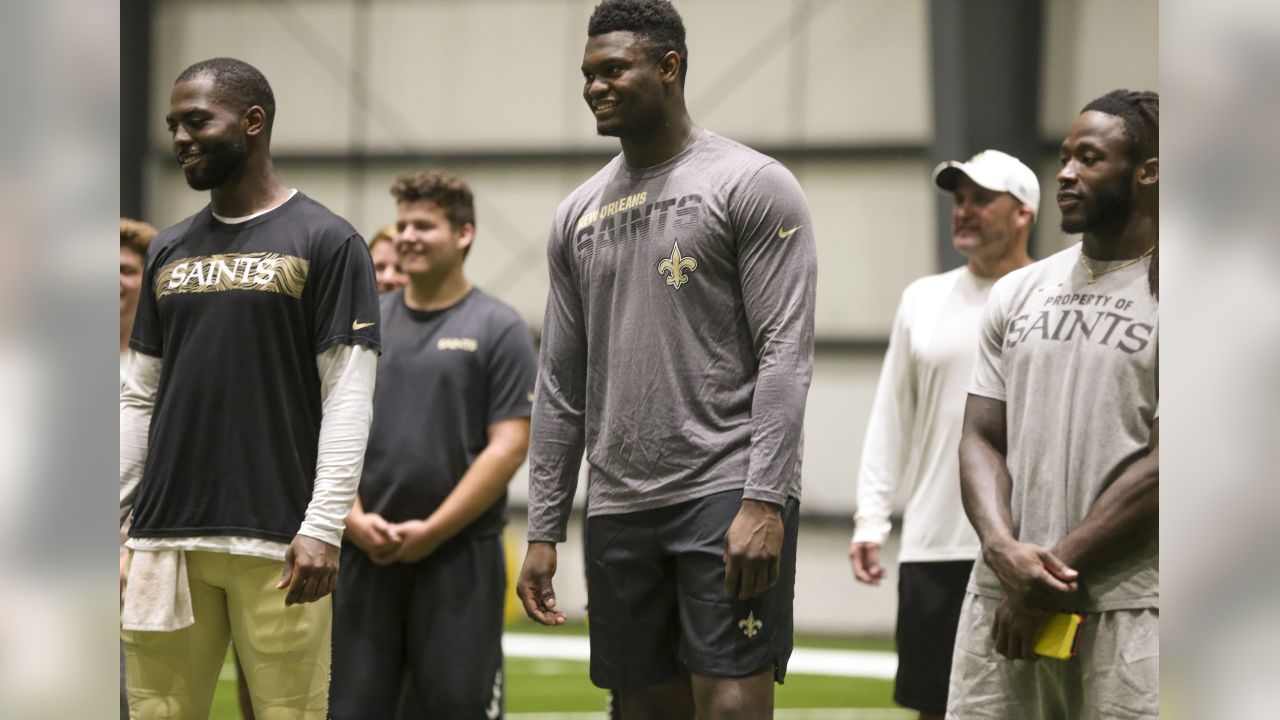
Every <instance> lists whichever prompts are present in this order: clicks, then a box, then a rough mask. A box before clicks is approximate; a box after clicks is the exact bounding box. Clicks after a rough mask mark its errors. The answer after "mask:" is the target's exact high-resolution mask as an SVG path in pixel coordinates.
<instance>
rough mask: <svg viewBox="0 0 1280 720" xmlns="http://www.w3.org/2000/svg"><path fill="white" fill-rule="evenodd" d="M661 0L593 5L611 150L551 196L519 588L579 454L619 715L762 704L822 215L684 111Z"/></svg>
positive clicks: (542, 581)
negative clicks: (555, 204) (573, 184)
mask: <svg viewBox="0 0 1280 720" xmlns="http://www.w3.org/2000/svg"><path fill="white" fill-rule="evenodd" d="M687 58H688V53H687V50H686V48H685V43H684V26H683V22H682V21H681V19H680V16H679V15H678V14H677V13H676V11H675V9H674V8H673V7H671V5H670V4H669V3H667V2H659V1H654V0H606V2H604V3H602V4H601V5H599V6H598V7H597V8H596V10H595V12H594V13H593V15H592V17H591V20H590V22H589V26H588V39H587V44H586V51H585V54H584V57H583V63H582V72H583V77H584V87H583V95H584V98H585V100H586V102H587V104H588V106H589V107H590V108H591V110H592V112H593V114H594V116H595V119H596V127H597V131H598V132H599V133H600V134H602V135H608V136H614V137H618V138H619V139H620V141H621V145H622V153H621V154H619V155H618V156H617V157H615V158H614V159H613V160H612V161H610V162H609V163H608V164H607V165H606V166H605V167H604V168H603V169H602V170H600V171H599V172H598V173H596V175H595V176H594V177H592V178H591V179H590V180H588V181H587V182H585V183H584V184H583V185H582V186H581V187H579V188H578V189H577V190H575V191H574V192H573V193H572V194H571V195H570V196H569V197H568V198H567V199H565V201H564V202H563V203H561V205H560V208H559V210H558V211H557V213H556V217H555V221H554V224H553V226H552V230H551V237H550V240H549V244H548V264H549V272H550V285H551V286H550V290H549V295H548V299H547V310H546V318H545V322H544V327H543V334H542V347H541V358H540V373H539V379H538V390H537V397H536V399H535V402H534V410H533V439H532V447H531V452H530V466H529V549H528V554H527V555H526V557H525V562H524V567H523V569H522V570H521V574H520V579H519V580H518V583H517V590H518V592H519V595H520V597H521V600H522V602H523V603H524V606H525V610H526V611H527V612H528V613H529V615H530V617H532V618H533V619H534V620H536V621H538V622H541V623H543V624H547V625H557V624H561V623H563V622H564V621H565V615H564V613H563V612H562V611H561V609H559V608H558V607H557V606H556V601H555V592H554V590H553V588H552V577H553V575H554V574H555V568H556V543H559V542H562V541H564V539H565V529H566V525H567V523H568V520H569V513H570V508H571V505H572V500H573V495H574V492H575V490H576V485H577V478H578V470H579V467H580V464H581V461H582V457H583V453H584V450H585V453H586V459H587V462H588V464H589V467H590V470H589V476H588V477H589V481H588V491H587V493H588V499H587V505H588V518H587V526H586V555H587V558H586V572H587V593H588V597H589V601H590V607H591V622H590V632H591V679H592V681H593V682H594V683H595V684H596V685H598V686H600V687H604V688H609V689H612V690H614V691H617V692H618V695H619V697H620V698H621V704H622V715H623V717H627V718H646V717H653V718H657V717H662V718H673V717H687V718H692V717H694V713H695V712H696V713H697V716H698V717H702V718H719V717H727V716H732V717H770V716H771V715H772V709H773V682H774V681H775V680H777V681H781V680H782V679H783V676H784V674H785V672H786V664H787V660H788V658H789V656H790V653H791V644H792V638H791V635H792V614H791V613H792V596H793V587H794V575H795V544H796V532H797V528H798V515H797V513H798V508H799V495H800V456H801V441H802V440H801V434H802V433H801V429H802V425H803V417H804V405H805V398H806V395H807V393H808V387H809V380H810V376H811V374H812V364H813V307H814V283H815V274H816V267H815V266H816V261H815V252H814V239H813V228H812V225H811V221H810V218H809V210H808V206H807V203H806V201H805V198H804V195H803V193H802V192H801V190H800V187H799V185H798V184H797V183H796V180H795V178H794V177H793V176H792V175H791V173H790V172H788V171H787V170H786V168H784V167H782V166H781V165H780V164H779V163H778V162H776V161H775V160H773V159H772V158H769V157H766V156H764V155H762V154H760V153H757V152H755V151H753V150H751V149H749V148H747V147H745V146H743V145H740V144H738V143H736V142H733V141H730V140H727V139H725V138H722V137H720V136H718V135H716V134H714V133H712V132H709V131H707V130H704V129H702V128H699V127H697V126H696V125H694V124H693V122H692V120H691V119H690V118H689V115H688V112H687V110H686V108H685V102H684V94H683V84H684V76H685V70H686V62H687Z"/></svg>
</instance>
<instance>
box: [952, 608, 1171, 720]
mask: <svg viewBox="0 0 1280 720" xmlns="http://www.w3.org/2000/svg"><path fill="white" fill-rule="evenodd" d="M998 606H999V601H998V600H994V599H992V598H987V597H982V596H979V595H975V594H973V593H967V594H966V596H965V600H964V607H963V608H961V610H960V630H959V632H958V634H957V635H956V649H955V654H954V656H953V657H952V660H951V684H950V689H949V691H948V701H947V719H948V720H952V719H953V718H954V720H985V719H987V718H990V720H1007V719H1008V718H1018V719H1019V720H1060V719H1061V720H1066V719H1067V718H1070V719H1071V720H1103V719H1104V718H1105V719H1106V720H1131V719H1136V718H1144V719H1145V718H1152V719H1153V720H1154V719H1155V718H1158V717H1159V716H1160V611H1159V610H1158V609H1155V608H1150V609H1143V610H1113V611H1110V612H1101V613H1086V614H1085V622H1084V625H1083V626H1082V627H1081V629H1080V633H1081V634H1080V638H1079V645H1078V647H1079V655H1078V657H1075V658H1072V659H1070V660H1053V659H1051V658H1040V659H1039V660H1037V661H1036V662H1034V663H1032V662H1027V661H1024V660H1009V659H1007V658H1005V657H1004V656H1002V655H1000V654H999V653H997V652H996V651H995V647H994V643H993V642H992V639H991V627H992V624H993V622H994V620H995V612H996V608H997V607H998Z"/></svg>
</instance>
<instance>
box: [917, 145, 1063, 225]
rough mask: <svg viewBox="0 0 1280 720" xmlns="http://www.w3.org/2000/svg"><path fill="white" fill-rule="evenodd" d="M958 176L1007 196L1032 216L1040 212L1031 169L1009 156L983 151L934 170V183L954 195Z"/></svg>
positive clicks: (1037, 190)
mask: <svg viewBox="0 0 1280 720" xmlns="http://www.w3.org/2000/svg"><path fill="white" fill-rule="evenodd" d="M960 173H964V174H965V175H967V176H968V177H969V179H970V180H972V181H974V182H975V183H977V184H978V185H981V186H982V187H984V188H986V189H988V190H994V191H996V192H1007V193H1009V194H1010V195H1012V196H1014V197H1015V198H1017V199H1019V200H1021V201H1022V202H1023V203H1024V204H1026V205H1027V207H1030V208H1031V214H1032V215H1033V216H1034V215H1037V214H1038V213H1039V212H1040V181H1039V180H1037V179H1036V174H1035V173H1033V172H1031V168H1029V167H1027V166H1026V165H1023V164H1022V161H1021V160H1019V159H1018V158H1016V157H1014V156H1012V155H1009V154H1008V153H1002V152H1000V151H999V150H983V151H982V152H980V153H978V154H977V155H974V156H973V157H971V158H969V160H968V162H956V161H954V160H953V161H951V162H944V163H942V164H941V165H939V166H938V167H936V168H934V169H933V182H934V184H935V185H937V186H938V187H940V188H942V189H943V190H947V191H955V189H956V177H957V176H958V175H959V174H960Z"/></svg>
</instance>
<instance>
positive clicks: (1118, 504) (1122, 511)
mask: <svg viewBox="0 0 1280 720" xmlns="http://www.w3.org/2000/svg"><path fill="white" fill-rule="evenodd" d="M1159 521H1160V458H1159V454H1158V452H1153V453H1151V454H1148V455H1147V456H1146V457H1144V458H1142V459H1141V460H1139V461H1137V462H1135V463H1134V464H1133V465H1131V466H1130V467H1129V469H1128V470H1126V471H1125V472H1124V473H1123V474H1121V475H1120V477H1118V478H1116V481H1115V482H1114V483H1112V484H1111V486H1110V487H1108V488H1107V489H1106V490H1105V491H1104V492H1103V493H1102V494H1101V495H1099V496H1098V499H1097V501H1095V502H1094V504H1093V507H1092V508H1090V510H1089V514H1088V515H1086V516H1085V518H1084V521H1083V522H1081V523H1080V525H1079V526H1078V527H1076V529H1075V530H1072V531H1071V532H1070V533H1068V534H1067V536H1066V537H1064V538H1062V540H1060V541H1059V542H1058V545H1057V547H1056V548H1055V549H1054V551H1055V553H1056V554H1057V555H1058V557H1060V558H1062V560H1063V561H1064V562H1066V563H1067V564H1069V565H1071V566H1072V567H1074V568H1075V569H1076V570H1079V571H1080V572H1082V573H1086V572H1088V571H1089V570H1091V569H1094V568H1096V567H1097V566H1099V565H1102V564H1104V563H1106V562H1108V561H1111V560H1114V559H1115V558H1117V557H1123V556H1125V555H1127V554H1129V553H1130V552H1133V551H1136V550H1137V549H1138V548H1139V547H1141V546H1142V545H1143V544H1145V543H1147V542H1150V540H1151V538H1152V537H1153V536H1154V535H1155V533H1156V532H1157V529H1158V527H1159Z"/></svg>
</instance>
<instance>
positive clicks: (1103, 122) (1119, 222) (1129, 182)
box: [1058, 110, 1135, 233]
mask: <svg viewBox="0 0 1280 720" xmlns="http://www.w3.org/2000/svg"><path fill="white" fill-rule="evenodd" d="M1058 159H1059V162H1060V163H1061V165H1062V169H1061V170H1060V171H1059V172H1058V208H1059V209H1060V210H1061V211H1062V231H1063V232H1068V233H1079V232H1085V233H1097V232H1099V231H1106V230H1111V229H1115V228H1119V227H1122V226H1123V225H1124V223H1125V221H1126V220H1127V218H1128V217H1129V215H1130V213H1131V212H1132V211H1133V202H1134V198H1133V195H1134V187H1133V184H1134V172H1135V168H1134V165H1133V163H1132V162H1131V160H1130V158H1129V146H1128V142H1127V141H1126V140H1125V137H1124V120H1123V119H1121V118H1119V117H1117V116H1115V115H1109V114H1107V113H1103V112H1098V111H1096V110H1090V111H1088V112H1084V113H1081V114H1080V115H1079V117H1077V118H1076V119H1075V122H1073V123H1072V124H1071V129H1070V130H1069V131H1068V132H1067V138H1066V139H1065V140H1063V141H1062V148H1061V150H1060V151H1059V153H1058Z"/></svg>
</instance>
